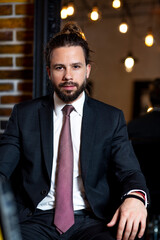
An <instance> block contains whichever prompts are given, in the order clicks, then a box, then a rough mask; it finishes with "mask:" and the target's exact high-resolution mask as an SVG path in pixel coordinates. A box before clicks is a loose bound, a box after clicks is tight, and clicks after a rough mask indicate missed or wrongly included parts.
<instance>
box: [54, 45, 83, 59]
mask: <svg viewBox="0 0 160 240" xmlns="http://www.w3.org/2000/svg"><path fill="white" fill-rule="evenodd" d="M70 60H72V61H76V62H85V56H84V51H83V48H82V47H81V46H65V47H58V48H55V49H53V51H52V54H51V61H54V62H57V61H58V62H59V61H60V62H65V61H67V62H68V61H70Z"/></svg>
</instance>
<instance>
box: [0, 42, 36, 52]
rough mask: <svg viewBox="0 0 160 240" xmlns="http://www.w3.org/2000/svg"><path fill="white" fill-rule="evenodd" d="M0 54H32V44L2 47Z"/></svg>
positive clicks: (0, 46) (0, 47)
mask: <svg viewBox="0 0 160 240" xmlns="http://www.w3.org/2000/svg"><path fill="white" fill-rule="evenodd" d="M0 53H27V54H31V53H32V44H20V45H4V46H2V45H0Z"/></svg>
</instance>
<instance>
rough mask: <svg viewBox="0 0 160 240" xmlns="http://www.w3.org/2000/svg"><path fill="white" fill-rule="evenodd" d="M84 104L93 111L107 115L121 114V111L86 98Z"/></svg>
mask: <svg viewBox="0 0 160 240" xmlns="http://www.w3.org/2000/svg"><path fill="white" fill-rule="evenodd" d="M86 103H87V104H88V106H89V107H91V108H93V109H94V111H98V112H103V113H107V114H120V113H122V110H121V109H119V108H116V107H114V106H112V105H109V104H107V103H104V102H102V101H99V100H97V99H94V98H91V97H88V96H87V97H86Z"/></svg>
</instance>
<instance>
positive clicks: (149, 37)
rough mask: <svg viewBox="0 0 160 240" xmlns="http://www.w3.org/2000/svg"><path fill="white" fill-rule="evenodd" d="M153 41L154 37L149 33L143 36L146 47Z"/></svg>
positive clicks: (150, 45)
mask: <svg viewBox="0 0 160 240" xmlns="http://www.w3.org/2000/svg"><path fill="white" fill-rule="evenodd" d="M153 43H154V37H153V35H152V34H151V33H149V34H148V35H147V36H146V37H145V44H146V46H147V47H152V45H153Z"/></svg>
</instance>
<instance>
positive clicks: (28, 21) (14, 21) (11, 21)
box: [0, 17, 33, 29]
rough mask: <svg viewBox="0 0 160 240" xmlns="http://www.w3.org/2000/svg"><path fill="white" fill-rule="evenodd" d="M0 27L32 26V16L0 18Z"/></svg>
mask: <svg viewBox="0 0 160 240" xmlns="http://www.w3.org/2000/svg"><path fill="white" fill-rule="evenodd" d="M0 28H27V29H28V28H33V17H25V18H5V19H0Z"/></svg>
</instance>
